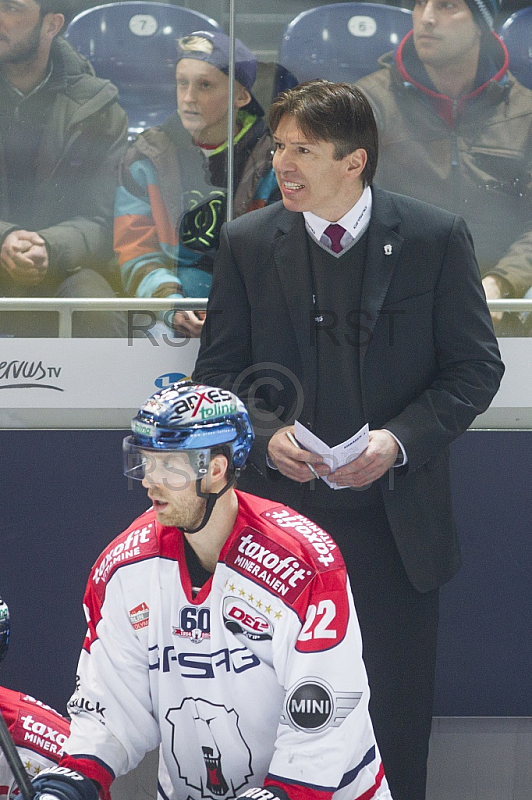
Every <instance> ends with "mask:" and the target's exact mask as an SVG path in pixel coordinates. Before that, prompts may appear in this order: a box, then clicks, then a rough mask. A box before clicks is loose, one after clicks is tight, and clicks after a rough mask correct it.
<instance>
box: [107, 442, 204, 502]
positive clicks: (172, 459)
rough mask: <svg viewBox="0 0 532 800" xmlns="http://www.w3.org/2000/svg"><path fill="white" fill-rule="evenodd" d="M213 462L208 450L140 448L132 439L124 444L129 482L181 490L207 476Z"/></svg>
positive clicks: (125, 473)
mask: <svg viewBox="0 0 532 800" xmlns="http://www.w3.org/2000/svg"><path fill="white" fill-rule="evenodd" d="M209 462H210V451H209V450H208V449H196V450H185V449H178V448H176V449H175V450H171V449H155V448H150V447H141V446H139V445H138V444H136V443H135V441H134V438H133V437H132V436H127V437H126V438H125V439H124V440H123V443H122V466H123V472H124V475H125V476H126V478H128V479H131V480H137V481H142V480H144V479H146V481H147V482H148V483H153V484H156V483H164V484H165V485H168V486H171V487H174V488H176V489H177V488H182V486H183V485H186V483H187V482H190V480H191V479H192V480H196V479H197V478H202V477H203V476H204V475H206V474H207V472H208V469H209Z"/></svg>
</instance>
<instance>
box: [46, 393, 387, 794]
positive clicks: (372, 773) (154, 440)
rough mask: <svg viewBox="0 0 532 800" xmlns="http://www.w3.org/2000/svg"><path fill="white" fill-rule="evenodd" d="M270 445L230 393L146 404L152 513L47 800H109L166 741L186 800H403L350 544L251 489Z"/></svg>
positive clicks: (95, 586)
mask: <svg viewBox="0 0 532 800" xmlns="http://www.w3.org/2000/svg"><path fill="white" fill-rule="evenodd" d="M252 441H253V432H252V429H251V425H250V422H249V418H248V415H247V412H246V409H245V407H244V405H243V404H242V403H241V401H240V400H239V399H238V398H237V397H236V396H235V395H233V394H231V392H229V391H225V390H223V389H214V388H212V387H208V386H202V385H198V384H195V383H192V382H191V381H181V382H179V383H177V384H173V385H172V386H170V387H169V388H167V389H164V390H162V391H160V392H158V393H156V394H154V395H153V396H152V397H151V398H149V399H148V400H147V402H146V403H145V404H144V405H143V406H142V407H141V409H140V411H139V413H138V414H137V416H136V417H135V419H134V420H133V421H132V435H131V436H129V437H128V438H126V439H125V440H124V465H125V474H126V475H127V476H128V477H129V478H138V479H141V480H142V482H143V485H144V487H145V488H146V489H147V491H148V496H149V498H150V500H151V502H152V504H153V505H152V507H151V508H150V509H149V510H148V511H147V512H146V513H144V514H143V515H141V516H140V517H139V518H138V519H137V520H135V522H134V523H133V524H132V525H131V526H130V527H129V528H128V529H127V530H126V531H124V533H122V534H121V535H120V536H118V537H117V538H116V539H115V540H114V541H113V542H112V543H111V544H110V545H109V546H108V547H107V549H106V550H105V551H104V552H103V554H102V555H101V556H100V558H99V559H98V560H97V561H96V563H95V565H94V567H93V569H92V572H91V574H90V577H89V581H88V585H87V590H86V594H85V608H86V613H87V618H88V631H87V637H86V640H85V643H84V646H83V650H82V653H81V656H80V661H79V670H78V677H77V686H76V691H75V693H74V695H73V696H72V698H71V700H70V702H69V705H68V708H69V712H70V714H71V716H72V725H71V735H70V738H69V740H68V742H67V743H66V745H65V753H66V754H65V756H64V757H63V759H62V760H61V763H60V767H59V769H57V768H56V769H55V770H54V769H51V770H49V771H48V773H44V774H41V775H40V776H39V777H37V778H36V779H35V780H34V786H35V788H36V790H37V792H38V794H37V800H39V798H42V800H44V795H46V796H47V800H50V798H59V800H97V796H98V791H100V793H101V791H102V790H103V791H105V790H107V789H108V788H109V786H110V784H111V782H112V780H113V779H114V778H115V777H116V776H118V775H122V774H125V773H127V772H129V771H130V770H132V769H133V768H134V767H135V766H136V765H137V764H138V763H139V761H140V760H141V759H142V757H143V756H144V755H145V753H147V752H148V751H150V750H153V749H154V748H155V747H157V746H158V745H159V744H160V781H159V791H160V796H161V797H162V798H164V799H165V800H166V798H172V800H202V798H210V800H217V798H225V800H230V798H235V797H239V796H246V797H251V798H256V799H257V800H273V798H283V800H303V799H305V800H330V798H333V797H334V800H344V798H345V800H370V799H371V798H375V799H376V800H377V799H378V800H391V795H390V792H389V789H388V785H387V782H386V778H385V777H384V774H383V768H382V763H381V759H380V755H379V751H378V747H377V745H376V742H375V738H374V735H373V729H372V725H371V721H370V717H369V713H368V700H369V689H368V683H367V678H366V672H365V668H364V664H363V661H362V643H361V638H360V631H359V627H358V621H357V617H356V613H355V609H354V605H353V599H352V595H351V592H350V589H349V585H348V580H347V577H346V571H345V567H344V563H343V560H342V557H341V555H340V552H339V550H338V548H337V546H336V544H335V543H334V541H333V540H332V539H331V538H330V537H329V536H328V535H327V534H326V533H325V532H324V531H323V530H321V529H320V528H319V527H318V526H317V525H314V524H313V523H312V522H310V521H309V520H307V519H306V518H304V517H302V516H301V515H299V514H297V513H296V512H294V511H292V509H290V508H287V507H285V506H282V505H280V504H279V503H274V502H272V501H269V500H265V499H263V498H259V497H255V496H253V495H249V494H244V493H242V492H239V491H237V490H236V488H235V481H236V479H237V477H238V474H239V472H240V471H241V469H242V468H243V466H244V464H245V461H246V458H247V456H248V453H249V450H250V448H251V444H252Z"/></svg>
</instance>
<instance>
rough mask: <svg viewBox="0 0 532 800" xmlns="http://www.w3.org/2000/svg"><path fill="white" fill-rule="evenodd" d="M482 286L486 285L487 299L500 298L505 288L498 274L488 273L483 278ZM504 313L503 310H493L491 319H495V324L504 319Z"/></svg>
mask: <svg viewBox="0 0 532 800" xmlns="http://www.w3.org/2000/svg"><path fill="white" fill-rule="evenodd" d="M482 286H483V287H484V292H485V293H486V299H487V300H500V299H501V297H502V296H503V289H502V286H501V283H500V282H499V280H498V279H497V276H496V275H486V277H485V278H483V280H482ZM502 315H503V312H502V311H492V312H491V319H492V320H493V324H495V323H496V322H500V321H501V320H502Z"/></svg>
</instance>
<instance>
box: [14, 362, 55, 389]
mask: <svg viewBox="0 0 532 800" xmlns="http://www.w3.org/2000/svg"><path fill="white" fill-rule="evenodd" d="M61 370H62V367H48V366H44V364H43V362H42V361H18V360H15V361H0V389H52V390H53V391H56V392H64V391H65V390H64V389H63V388H62V387H61V386H57V384H56V383H48V381H50V380H53V379H56V380H57V379H58V378H59V375H60V374H61Z"/></svg>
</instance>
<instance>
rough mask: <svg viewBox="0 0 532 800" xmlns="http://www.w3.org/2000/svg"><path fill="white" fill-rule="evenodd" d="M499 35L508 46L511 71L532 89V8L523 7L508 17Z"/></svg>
mask: <svg viewBox="0 0 532 800" xmlns="http://www.w3.org/2000/svg"><path fill="white" fill-rule="evenodd" d="M499 36H500V37H501V39H502V40H503V42H504V44H505V45H506V47H507V48H508V54H509V56H510V72H512V74H513V75H515V77H516V78H517V80H518V81H519V82H520V83H522V84H523V85H524V86H527V87H528V88H529V89H532V8H523V9H521V11H516V12H515V14H512V16H511V17H508V19H507V20H506V22H505V23H504V25H502V27H501V29H500V30H499Z"/></svg>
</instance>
